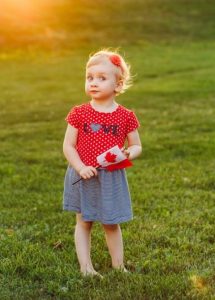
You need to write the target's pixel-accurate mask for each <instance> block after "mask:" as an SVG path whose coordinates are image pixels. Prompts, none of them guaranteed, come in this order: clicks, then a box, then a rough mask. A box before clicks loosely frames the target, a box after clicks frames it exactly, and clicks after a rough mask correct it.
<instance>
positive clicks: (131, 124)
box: [126, 111, 140, 134]
mask: <svg viewBox="0 0 215 300" xmlns="http://www.w3.org/2000/svg"><path fill="white" fill-rule="evenodd" d="M138 127H140V123H139V121H138V119H137V117H136V115H135V114H134V112H133V111H131V112H130V114H129V117H128V119H127V125H126V134H128V133H129V132H131V131H134V130H135V129H137V128H138Z"/></svg>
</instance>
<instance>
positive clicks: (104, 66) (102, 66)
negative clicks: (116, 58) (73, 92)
mask: <svg viewBox="0 0 215 300" xmlns="http://www.w3.org/2000/svg"><path fill="white" fill-rule="evenodd" d="M86 73H87V74H89V73H91V74H94V73H103V74H107V75H114V68H113V67H112V65H111V64H109V63H106V62H101V63H98V64H93V65H91V66H89V67H87V68H86Z"/></svg>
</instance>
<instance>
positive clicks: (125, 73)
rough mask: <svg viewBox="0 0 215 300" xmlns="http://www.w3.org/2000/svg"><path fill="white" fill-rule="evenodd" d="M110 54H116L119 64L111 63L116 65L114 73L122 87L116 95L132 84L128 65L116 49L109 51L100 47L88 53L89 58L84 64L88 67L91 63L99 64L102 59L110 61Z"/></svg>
mask: <svg viewBox="0 0 215 300" xmlns="http://www.w3.org/2000/svg"><path fill="white" fill-rule="evenodd" d="M112 55H116V56H118V57H119V59H120V66H117V65H115V64H114V63H113V66H115V67H116V74H117V77H118V80H122V89H121V90H120V92H119V93H117V94H116V95H119V94H122V93H124V92H125V91H126V90H127V89H128V88H129V87H130V86H131V85H132V78H131V77H132V76H131V73H130V65H129V64H128V63H127V62H125V60H124V58H123V57H122V56H121V55H120V54H119V52H118V50H113V51H111V50H110V49H109V48H106V49H102V50H100V51H98V52H95V53H93V54H90V55H89V60H88V62H87V64H86V68H89V67H90V66H92V65H96V64H99V63H100V62H101V61H102V60H103V59H108V60H109V61H110V62H111V60H110V58H111V56H112Z"/></svg>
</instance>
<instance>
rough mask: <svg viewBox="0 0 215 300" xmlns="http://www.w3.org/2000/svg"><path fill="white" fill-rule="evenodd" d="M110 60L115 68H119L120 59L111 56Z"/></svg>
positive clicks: (114, 55) (116, 56)
mask: <svg viewBox="0 0 215 300" xmlns="http://www.w3.org/2000/svg"><path fill="white" fill-rule="evenodd" d="M110 60H111V62H112V63H113V64H114V65H115V66H117V67H120V65H121V59H120V57H119V56H118V55H116V54H113V55H111V56H110Z"/></svg>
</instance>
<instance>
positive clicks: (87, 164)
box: [63, 50, 142, 277]
mask: <svg viewBox="0 0 215 300" xmlns="http://www.w3.org/2000/svg"><path fill="white" fill-rule="evenodd" d="M129 68H130V67H129V65H128V64H127V63H126V62H125V60H124V59H123V57H122V56H121V55H119V54H118V53H117V52H111V51H109V50H102V51H99V52H97V53H95V54H94V55H92V56H90V58H89V60H88V62H87V65H86V83H85V91H86V94H87V95H89V96H90V98H91V99H90V101H89V102H87V103H84V104H81V105H78V106H74V107H73V108H72V109H71V111H70V112H69V114H68V115H67V117H66V121H67V122H68V127H67V130H66V133H65V139H64V144H63V151H64V155H65V157H66V159H67V160H68V163H69V165H68V168H67V172H66V176H65V183H64V200H63V209H64V210H68V211H75V212H76V227H75V234H74V238H75V247H76V252H77V257H78V261H79V264H80V270H81V273H82V274H83V275H89V274H90V275H98V276H100V277H102V275H101V274H99V273H98V272H96V271H95V269H94V268H93V265H92V261H91V258H90V248H91V228H92V225H93V222H94V221H99V222H101V223H102V226H103V228H104V231H105V238H106V242H107V246H108V250H109V252H110V255H111V258H112V267H113V268H117V269H120V270H122V271H125V272H128V271H127V270H126V268H125V267H124V263H123V240H122V233H121V228H120V225H119V223H122V222H126V221H129V220H131V219H132V218H133V215H132V206H131V199H130V193H129V187H128V183H127V177H126V172H125V169H118V170H115V171H112V172H110V171H108V170H106V169H104V168H103V169H102V168H100V169H98V168H96V166H97V165H98V164H97V161H96V157H97V156H98V155H100V154H102V153H103V152H105V151H107V150H108V149H110V148H112V147H114V146H116V145H118V146H119V148H120V149H122V151H123V153H124V154H125V155H126V157H127V158H128V159H129V160H133V159H135V158H136V157H137V156H139V155H140V153H141V151H142V147H141V141H140V138H139V134H138V131H137V128H138V127H139V126H140V124H139V122H138V120H137V118H136V116H135V114H134V112H132V111H131V110H129V109H127V108H125V107H124V106H122V105H120V104H118V103H117V102H116V99H115V98H116V96H117V95H119V94H121V93H123V92H124V91H125V90H126V89H127V88H128V87H129V86H130V71H129ZM126 141H127V144H128V148H127V149H125V148H124V144H125V142H126ZM79 178H82V180H80V181H78V182H77V183H76V184H74V182H76V181H77V180H78V179H79Z"/></svg>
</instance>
